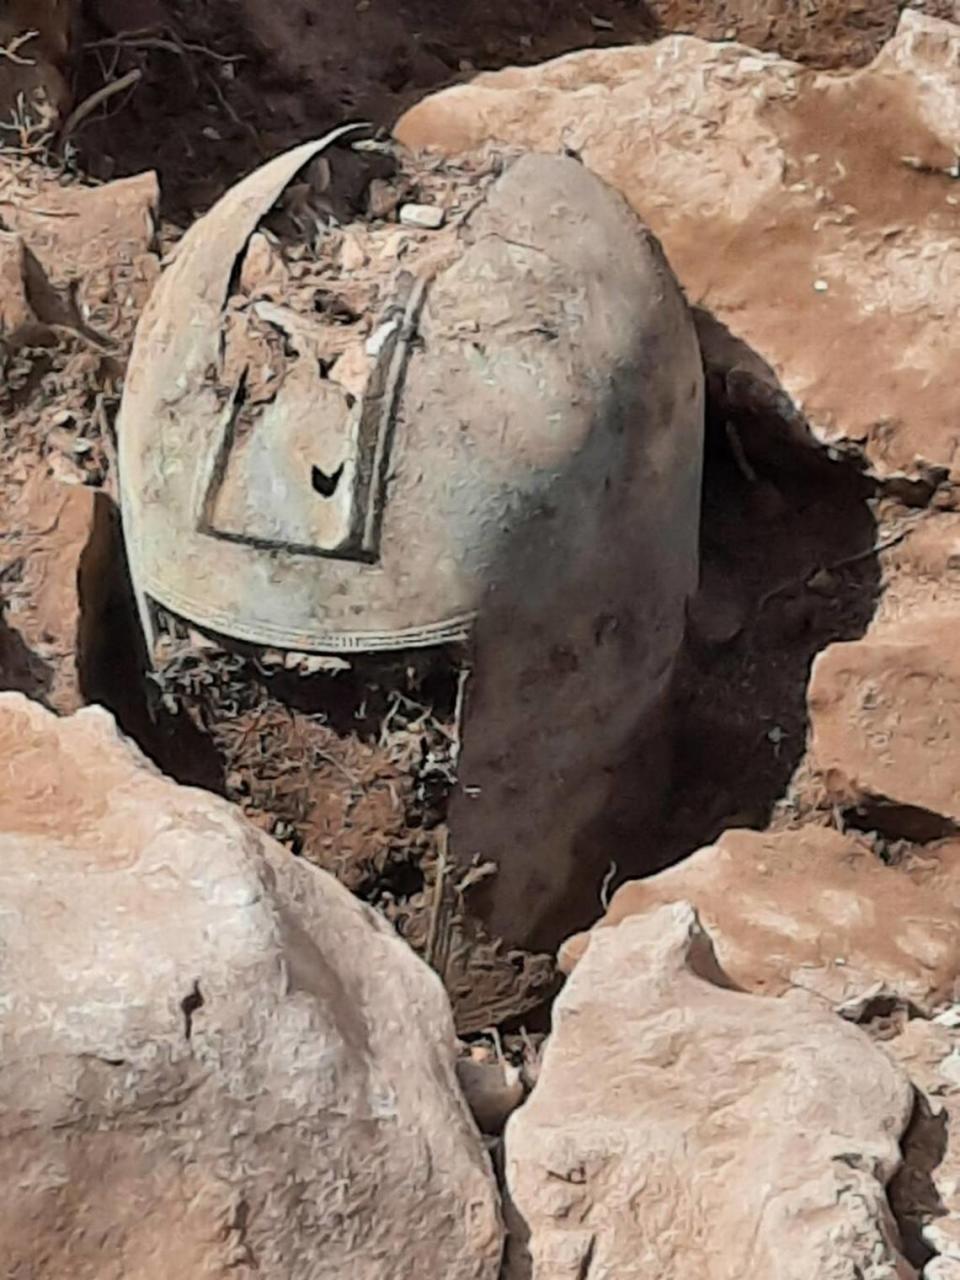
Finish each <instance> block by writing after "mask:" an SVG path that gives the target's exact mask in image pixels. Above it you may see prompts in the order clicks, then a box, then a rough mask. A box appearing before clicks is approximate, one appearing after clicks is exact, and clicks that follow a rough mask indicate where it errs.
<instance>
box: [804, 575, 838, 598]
mask: <svg viewBox="0 0 960 1280" xmlns="http://www.w3.org/2000/svg"><path fill="white" fill-rule="evenodd" d="M837 585H838V584H837V578H836V575H835V574H832V573H831V572H830V570H829V569H818V570H817V572H816V573H815V574H814V575H813V577H812V578H808V579H807V587H808V588H809V589H810V590H811V591H815V592H816V593H817V595H820V596H832V595H836V592H837Z"/></svg>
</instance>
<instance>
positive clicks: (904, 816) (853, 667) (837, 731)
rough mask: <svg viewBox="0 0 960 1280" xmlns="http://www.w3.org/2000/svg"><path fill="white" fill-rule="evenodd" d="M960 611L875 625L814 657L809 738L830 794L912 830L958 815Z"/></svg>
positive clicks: (942, 825)
mask: <svg viewBox="0 0 960 1280" xmlns="http://www.w3.org/2000/svg"><path fill="white" fill-rule="evenodd" d="M958 633H960V614H957V613H955V612H947V613H943V614H939V613H931V614H930V615H929V616H926V617H924V616H920V617H914V618H909V619H908V620H906V621H901V622H896V623H894V622H890V623H888V624H885V625H883V626H877V627H876V628H874V629H871V631H870V632H869V633H868V634H867V635H866V636H865V637H864V638H863V639H862V640H857V641H853V642H851V643H848V644H837V645H831V646H830V648H829V649H827V650H825V651H824V652H823V653H822V654H821V655H820V656H819V657H818V658H817V660H816V662H815V663H814V667H813V674H812V677H811V682H810V689H809V694H808V701H809V706H810V717H811V723H812V727H813V734H812V747H813V756H814V760H815V762H816V764H817V766H818V767H819V768H820V769H821V770H822V772H823V775H824V779H825V782H826V786H827V789H828V791H829V792H830V793H831V794H832V795H833V797H834V798H835V799H836V801H837V802H838V803H840V804H847V805H859V806H867V807H868V809H869V811H870V813H871V818H872V820H874V821H876V822H877V823H878V824H880V825H882V826H883V827H884V829H886V830H890V831H894V832H896V833H897V834H904V835H909V836H914V837H916V838H919V839H923V838H930V836H931V835H937V834H943V833H944V832H946V831H947V830H949V829H951V828H952V827H953V826H954V825H955V824H957V823H958V822H960V756H958V753H957V750H956V744H957V741H958V739H960V655H958V652H957V635H958Z"/></svg>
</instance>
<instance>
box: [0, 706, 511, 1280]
mask: <svg viewBox="0 0 960 1280" xmlns="http://www.w3.org/2000/svg"><path fill="white" fill-rule="evenodd" d="M0 760H2V761H3V786H2V787H0V855H2V856H0V902H2V904H3V907H2V911H0V945H2V951H3V969H4V982H3V1000H2V1003H0V1046H2V1049H0V1185H2V1186H3V1188H4V1195H3V1197H2V1200H0V1257H2V1258H3V1268H4V1274H8V1275H11V1276H24V1277H26V1276H30V1277H31V1278H32V1280H63V1277H64V1276H67V1275H70V1276H77V1277H80V1276H84V1277H91V1280H92V1278H93V1277H96V1280H128V1278H129V1277H134V1276H135V1277H137V1280H173V1278H174V1277H178V1276H182V1277H188V1276H189V1277H200V1276H209V1277H217V1278H220V1280H227V1278H228V1277H229V1280H253V1277H257V1278H258V1280H261V1278H262V1280H308V1278H309V1280H345V1278H346V1277H348V1276H349V1277H350V1280H412V1277H420V1276H437V1277H443V1278H444V1280H495V1277H496V1276H497V1274H498V1270H499V1261H500V1248H501V1232H500V1223H499V1216H498V1207H497V1192H496V1185H495V1182H494V1179H493V1175H492V1171H491V1169H490V1166H489V1163H488V1161H487V1159H486V1156H485V1154H484V1150H483V1147H482V1144H481V1140H480V1137H479V1134H478V1133H477V1131H476V1129H475V1127H474V1125H473V1123H472V1121H471V1119H470V1116H469V1113H468V1111H467V1109H466V1105H465V1103H464V1101H463V1099H462V1097H461V1095H460V1092H459V1089H458V1086H457V1078H456V1070H455V1058H456V1041H455V1038H454V1031H453V1022H452V1018H451V1015H450V1009H449V1005H448V1003H447V999H446V996H445V995H444V992H443V989H442V987H441V985H440V982H439V980H438V978H437V977H436V975H435V974H433V973H432V972H431V971H430V970H429V969H428V968H427V967H426V966H425V965H424V964H422V963H421V962H420V961H419V960H418V959H417V958H416V957H415V956H414V954H413V952H412V951H411V950H410V949H409V948H408V947H407V946H406V944H405V943H404V942H402V941H401V940H400V939H399V938H398V937H397V935H396V934H395V933H394V931H393V930H392V929H391V928H390V926H389V925H387V924H386V923H385V922H384V921H383V920H382V919H381V918H380V917H378V916H377V915H376V914H375V913H374V912H373V911H371V910H370V909H369V908H368V907H366V906H364V905H363V904H361V903H360V902H358V901H357V900H356V899H354V898H353V897H351V895H350V894H349V893H348V892H347V891H346V890H345V889H343V888H342V887H341V886H339V885H338V884H337V883H336V881H334V880H333V879H332V877H330V876H327V875H325V874H324V873H323V872H320V871H317V870H316V869H315V868H313V867H310V866H309V865H308V864H306V863H305V862H303V861H301V860H299V859H296V858H293V857H291V856H290V855H289V854H288V853H287V852H286V851H285V850H283V849H282V848H281V847H280V846H279V845H277V844H275V843H274V842H273V841H271V840H270V839H268V838H267V837H266V836H264V835H262V834H261V833H260V832H258V831H256V830H255V829H254V828H253V827H251V826H250V825H249V824H247V823H246V822H245V821H244V820H243V819H242V818H241V817H240V815H239V813H238V811H237V810H235V809H233V808H232V807H231V806H230V805H228V804H227V803H226V802H225V801H222V800H219V799H216V798H214V797H212V796H210V795H207V794H206V793H204V792H201V791H196V790H191V789H187V788H181V787H177V786H176V785H175V784H173V783H171V782H169V781H167V780H166V779H164V778H163V777H161V776H160V775H159V774H158V773H157V772H156V771H155V770H154V769H152V768H151V767H150V766H148V765H147V764H146V763H145V761H144V760H143V758H142V757H141V756H140V755H139V753H138V752H137V751H136V750H135V749H134V748H133V747H132V746H131V745H130V744H129V743H127V742H126V741H124V740H123V739H121V738H120V736H119V735H118V733H117V731H116V728H115V726H114V723H113V721H112V719H111V718H110V717H109V716H108V715H107V714H106V712H104V711H102V710H100V709H99V708H87V709H85V710H83V711H81V712H79V713H78V714H77V715H75V716H72V717H70V718H67V719H57V718H56V717H54V716H53V715H52V714H51V713H50V712H48V711H45V710H43V708H41V707H39V706H38V705H37V704H35V703H30V702H28V701H27V700H26V699H25V698H22V697H20V696H18V695H11V694H6V695H3V696H2V697H0Z"/></svg>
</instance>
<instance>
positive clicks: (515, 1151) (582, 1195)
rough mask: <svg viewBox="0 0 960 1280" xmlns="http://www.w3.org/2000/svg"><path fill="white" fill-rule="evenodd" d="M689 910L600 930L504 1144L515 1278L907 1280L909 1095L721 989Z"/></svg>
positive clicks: (748, 999)
mask: <svg viewBox="0 0 960 1280" xmlns="http://www.w3.org/2000/svg"><path fill="white" fill-rule="evenodd" d="M723 982H724V978H723V975H722V974H721V973H720V971H719V969H718V967H717V963H716V958H715V957H714V956H713V954H712V952H711V949H710V944H709V939H708V938H707V937H706V935H704V934H703V932H702V931H701V930H700V927H699V925H698V923H697V919H696V915H695V913H694V911H693V909H692V908H691V907H690V906H689V905H688V904H686V903H677V904H674V905H673V906H668V907H663V908H661V909H659V910H656V911H652V912H651V913H649V914H648V915H645V916H635V917H632V918H631V919H629V920H626V921H624V922H623V924H621V925H620V927H619V928H617V929H601V930H598V931H597V932H596V933H595V934H594V935H593V938H592V939H591V942H590V946H589V948H588V949H587V952H586V955H585V956H584V958H583V960H582V961H581V963H580V964H579V965H578V966H577V969H576V970H575V972H574V974H573V976H572V977H571V978H570V980H569V982H568V984H567V986H566V988H565V990H564V992H563V993H562V995H561V996H560V998H559V1000H558V1001H557V1003H556V1005H555V1007H554V1024H553V1026H554V1029H553V1034H552V1036H551V1038H550V1040H549V1041H548V1043H547V1048H546V1052H545V1055H544V1059H543V1064H542V1069H541V1074H540V1079H539V1081H538V1083H537V1086H536V1088H535V1089H534V1091H533V1093H532V1095H531V1097H530V1099H529V1101H528V1102H527V1103H526V1104H525V1105H524V1106H523V1107H521V1109H520V1110H519V1111H517V1112H515V1114H514V1115H513V1116H512V1117H511V1118H510V1120H509V1121H508V1123H507V1130H506V1182H507V1194H508V1225H509V1227H510V1236H509V1242H508V1262H507V1268H506V1275H507V1277H508V1278H509V1280H578V1277H584V1276H587V1275H590V1276H597V1277H598V1278H599V1277H601V1276H603V1277H607V1276H609V1277H616V1278H617V1280H646V1278H647V1277H652V1276H656V1277H658V1280H687V1278H688V1277H693V1276H695V1277H697V1280H733V1278H734V1277H744V1278H746V1277H749V1278H750V1280H754V1278H759V1277H761V1276H762V1277H770V1278H771V1280H814V1277H816V1280H848V1278H849V1280H852V1277H854V1276H867V1275H869V1276H871V1277H873V1278H874V1280H894V1277H897V1278H899V1280H908V1278H909V1277H913V1276H915V1272H914V1271H913V1269H912V1268H911V1267H909V1266H908V1265H907V1263H906V1262H905V1261H904V1260H903V1258H902V1257H901V1256H900V1253H899V1241H898V1238H897V1233H896V1228H895V1226H894V1223H893V1219H892V1215H891V1213H890V1210H889V1206H888V1204H887V1200H886V1196H885V1194H884V1187H885V1185H886V1183H887V1182H888V1181H889V1180H890V1178H891V1177H892V1175H893V1174H894V1173H895V1171H896V1169H897V1167H898V1165H899V1162H900V1151H899V1147H898V1138H899V1137H900V1134H901V1133H902V1132H903V1130H904V1128H905V1127H906V1124H907V1121H908V1119H909V1116H910V1112H911V1106H912V1101H913V1098H912V1092H911V1089H910V1086H909V1083H908V1081H907V1079H906V1077H905V1076H904V1075H903V1074H902V1072H901V1071H900V1070H899V1069H897V1068H896V1067H895V1066H894V1064H893V1063H892V1061H891V1060H890V1059H889V1058H888V1057H887V1056H886V1055H885V1054H884V1053H883V1052H882V1051H881V1050H880V1049H879V1048H877V1047H876V1046H875V1045H873V1044H871V1043H870V1041H869V1040H868V1038H867V1037H866V1036H865V1035H864V1034H863V1032H862V1031H861V1030H860V1029H859V1028H858V1027H854V1026H851V1025H850V1024H849V1023H847V1022H844V1021H843V1020H842V1019H840V1018H837V1017H836V1016H835V1015H834V1014H832V1013H831V1012H830V1011H829V1009H827V1008H826V1007H825V1006H824V1005H823V1004H822V1003H821V1002H819V1001H817V1000H816V999H814V998H813V997H811V996H809V995H807V994H806V993H803V992H790V993H788V994H787V995H785V996H784V997H783V998H782V999H780V1000H765V999H762V998H760V997H757V996H753V995H747V994H744V993H742V992H737V991H732V990H729V989H724V987H723V985H722V983H723Z"/></svg>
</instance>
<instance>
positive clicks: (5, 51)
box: [0, 31, 39, 67]
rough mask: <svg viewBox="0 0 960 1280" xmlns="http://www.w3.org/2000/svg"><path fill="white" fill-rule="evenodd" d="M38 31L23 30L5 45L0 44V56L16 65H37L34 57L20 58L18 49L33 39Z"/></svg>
mask: <svg viewBox="0 0 960 1280" xmlns="http://www.w3.org/2000/svg"><path fill="white" fill-rule="evenodd" d="M38 34H39V33H38V32H36V31H24V32H22V33H21V34H20V35H18V36H14V37H13V39H12V40H11V41H10V43H9V44H7V45H0V58H6V59H7V61H8V62H14V63H16V65H17V66H18V67H35V66H36V65H37V63H36V59H34V58H21V57H20V52H19V51H20V50H21V49H22V48H23V46H24V45H25V44H27V43H29V41H31V40H35V39H36V38H37V35H38Z"/></svg>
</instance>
